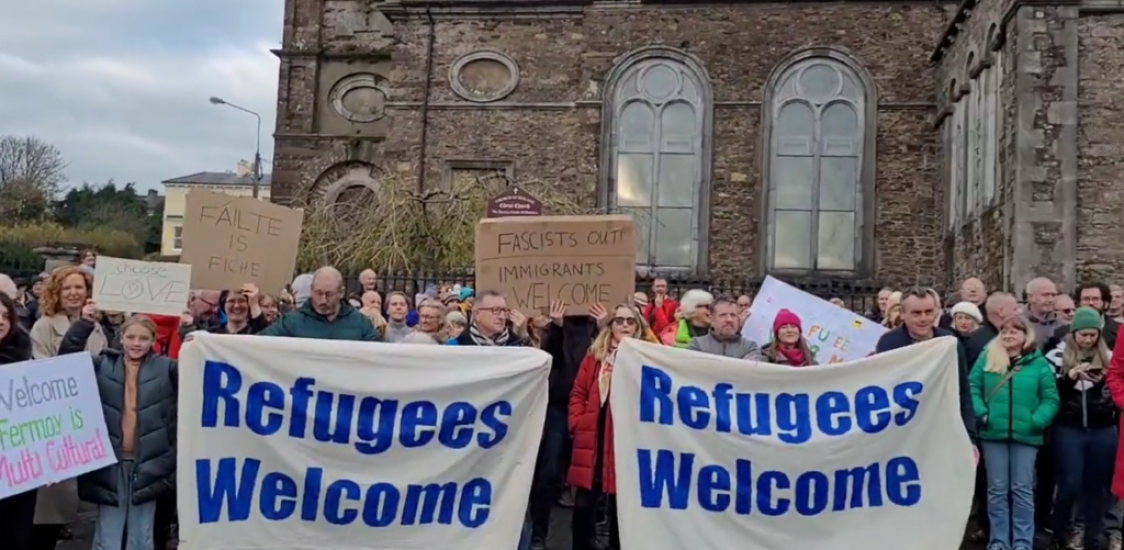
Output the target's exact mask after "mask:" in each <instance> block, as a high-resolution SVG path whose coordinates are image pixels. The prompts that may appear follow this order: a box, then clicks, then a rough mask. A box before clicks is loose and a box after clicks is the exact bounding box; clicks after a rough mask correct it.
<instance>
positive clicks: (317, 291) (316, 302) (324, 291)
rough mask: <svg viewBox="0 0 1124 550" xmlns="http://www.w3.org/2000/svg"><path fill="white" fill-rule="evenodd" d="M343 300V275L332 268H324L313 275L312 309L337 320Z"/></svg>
mask: <svg viewBox="0 0 1124 550" xmlns="http://www.w3.org/2000/svg"><path fill="white" fill-rule="evenodd" d="M342 300H343V274H341V273H340V270H338V269H336V268H334V267H332V266H330V265H329V266H324V267H321V268H320V269H317V270H316V273H313V274H312V309H314V310H316V313H319V314H320V315H323V316H325V317H328V318H329V319H335V318H336V315H339V312H340V303H341V302H342Z"/></svg>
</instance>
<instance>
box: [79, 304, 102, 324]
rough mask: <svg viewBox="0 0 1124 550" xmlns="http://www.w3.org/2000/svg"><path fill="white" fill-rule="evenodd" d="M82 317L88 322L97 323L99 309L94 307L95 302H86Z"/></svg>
mask: <svg viewBox="0 0 1124 550" xmlns="http://www.w3.org/2000/svg"><path fill="white" fill-rule="evenodd" d="M80 315H81V317H82V318H83V319H85V320H87V321H91V322H97V320H98V308H97V306H96V305H94V301H93V300H86V305H84V306H82V313H81V314H80Z"/></svg>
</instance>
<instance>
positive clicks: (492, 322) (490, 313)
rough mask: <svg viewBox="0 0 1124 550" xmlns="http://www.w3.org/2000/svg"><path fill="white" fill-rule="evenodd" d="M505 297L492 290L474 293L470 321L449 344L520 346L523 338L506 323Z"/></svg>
mask: <svg viewBox="0 0 1124 550" xmlns="http://www.w3.org/2000/svg"><path fill="white" fill-rule="evenodd" d="M509 313H510V310H508V309H507V299H506V298H504V297H503V294H500V293H499V292H496V291H494V290H485V291H483V292H481V293H479V294H477V295H476V300H475V301H473V303H472V323H471V324H469V325H468V328H467V329H465V330H464V331H462V332H461V334H460V336H457V337H456V338H453V339H452V340H449V345H451V346H501V347H502V346H522V345H525V342H524V341H523V339H521V338H519V336H518V335H516V334H514V333H513V332H512V331H511V330H510V327H509V325H508V319H509V317H508V314H509Z"/></svg>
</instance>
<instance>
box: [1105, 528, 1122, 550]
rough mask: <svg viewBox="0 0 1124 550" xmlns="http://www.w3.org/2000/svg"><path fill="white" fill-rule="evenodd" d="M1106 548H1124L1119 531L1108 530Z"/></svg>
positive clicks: (1111, 549) (1116, 549) (1117, 549)
mask: <svg viewBox="0 0 1124 550" xmlns="http://www.w3.org/2000/svg"><path fill="white" fill-rule="evenodd" d="M1108 550H1124V540H1121V537H1120V531H1109V532H1108Z"/></svg>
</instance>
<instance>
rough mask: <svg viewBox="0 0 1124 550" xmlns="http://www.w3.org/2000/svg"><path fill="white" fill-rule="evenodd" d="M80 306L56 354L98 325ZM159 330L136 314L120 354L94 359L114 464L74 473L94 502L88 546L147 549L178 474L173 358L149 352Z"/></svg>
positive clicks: (124, 328)
mask: <svg viewBox="0 0 1124 550" xmlns="http://www.w3.org/2000/svg"><path fill="white" fill-rule="evenodd" d="M95 317H96V310H95V309H94V307H93V306H92V305H89V306H86V308H84V309H83V313H82V316H81V318H80V319H78V320H76V321H75V322H74V323H73V324H72V325H71V326H70V330H69V331H67V334H66V339H65V341H64V343H63V345H62V348H61V352H62V353H76V352H80V351H82V350H83V349H85V345H86V340H87V339H88V338H89V337H90V335H91V334H93V332H94V329H95V327H96V326H97V323H96V321H95ZM156 334H157V327H156V324H155V323H153V322H152V319H149V318H148V317H145V316H143V315H134V316H132V317H130V318H129V319H128V320H127V321H125V322H124V323H123V324H122V325H121V351H120V352H116V351H108V350H107V351H104V352H103V353H101V354H99V355H97V356H95V357H94V362H93V369H94V376H95V378H96V380H97V385H98V394H99V396H100V398H101V408H102V414H103V416H104V417H105V427H106V431H107V432H108V434H109V441H110V442H111V443H112V444H113V453H114V455H115V456H116V458H117V460H118V462H117V463H115V464H113V465H111V466H106V467H105V468H101V469H100V470H95V471H93V472H89V473H86V474H82V475H81V476H79V477H78V494H79V496H80V497H81V498H82V500H84V501H86V502H90V503H93V504H95V505H97V510H98V511H97V524H96V526H95V530H94V544H93V548H94V550H122V549H124V550H152V549H153V529H154V524H155V520H156V502H157V500H158V499H159V498H160V497H161V496H163V495H165V494H167V493H169V492H170V491H171V490H172V487H173V482H174V480H175V472H176V432H175V426H176V416H177V407H176V401H177V400H176V397H177V393H178V391H177V390H178V385H179V384H178V381H177V376H178V373H177V371H176V362H175V361H174V360H172V359H169V358H168V357H166V356H163V355H159V354H157V353H156V351H155V350H154V349H153V344H154V343H155V342H156Z"/></svg>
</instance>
